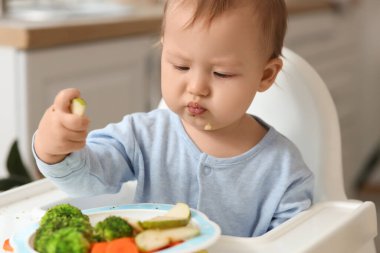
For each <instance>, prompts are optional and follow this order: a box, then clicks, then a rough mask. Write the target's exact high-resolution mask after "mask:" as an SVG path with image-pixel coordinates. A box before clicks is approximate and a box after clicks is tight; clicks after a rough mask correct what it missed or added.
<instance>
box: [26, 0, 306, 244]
mask: <svg viewBox="0 0 380 253" xmlns="http://www.w3.org/2000/svg"><path fill="white" fill-rule="evenodd" d="M286 19H287V14H286V6H285V3H284V1H283V0H207V1H205V0H168V1H167V2H166V3H165V9H164V19H163V25H162V36H161V44H162V57H161V59H162V60H161V69H162V70H161V74H162V75H161V76H162V80H161V85H162V96H163V99H164V101H165V102H166V104H167V105H168V107H169V109H170V110H167V109H161V110H153V111H151V112H148V113H134V114H131V115H126V116H125V117H124V118H123V119H122V121H121V122H119V123H117V124H109V125H108V126H106V127H105V128H104V129H100V130H95V131H92V132H91V133H90V134H89V135H88V136H87V128H88V124H89V119H88V118H87V117H86V116H84V117H81V116H78V115H75V114H72V113H70V110H69V105H70V103H71V101H72V99H74V98H76V97H79V96H80V93H79V91H78V90H77V89H66V90H63V91H61V92H60V93H59V94H58V95H57V97H56V98H55V101H54V103H53V105H52V106H51V107H50V108H49V109H48V110H47V111H46V112H45V114H44V116H43V118H42V119H41V122H40V124H39V127H38V130H37V131H36V133H35V136H34V141H33V150H34V155H35V158H36V161H37V164H38V167H39V169H40V170H41V172H42V173H43V174H44V175H45V176H46V177H47V178H49V179H50V180H52V181H53V182H54V183H55V184H56V185H58V186H59V187H60V188H61V189H62V190H64V191H65V192H67V193H68V194H71V195H73V196H91V195H97V194H104V193H116V192H118V191H119V190H120V188H121V186H122V184H123V183H124V182H127V181H129V180H137V188H136V193H135V196H134V201H135V202H154V203H172V204H174V203H177V202H185V203H187V204H189V205H190V206H191V207H193V208H196V209H198V210H200V211H202V212H204V213H205V214H206V215H207V216H208V217H209V218H210V219H211V220H213V221H215V222H216V223H218V224H219V225H220V227H221V228H222V233H223V234H225V235H233V236H243V237H249V236H259V235H262V234H264V233H266V232H267V231H269V230H271V229H272V228H274V227H276V226H278V225H279V224H281V223H283V222H284V221H286V220H288V219H289V218H291V217H293V216H294V215H296V214H297V213H299V212H301V211H303V210H305V209H307V208H308V207H310V205H311V204H312V198H313V196H312V192H313V175H312V173H311V172H310V170H309V169H308V168H307V166H306V165H305V163H304V161H303V159H302V157H301V155H300V153H299V151H298V150H297V148H296V147H295V145H294V144H293V143H291V142H290V141H289V140H288V139H287V138H285V137H284V136H283V135H281V134H280V133H279V132H277V131H276V130H275V129H274V128H273V127H271V126H270V125H268V124H267V123H265V121H264V120H263V119H260V118H258V117H255V116H253V115H248V114H247V113H246V110H247V108H248V107H249V105H250V104H251V103H252V101H253V99H254V97H255V94H256V92H264V91H266V90H267V89H268V88H270V86H271V85H272V84H273V83H274V81H275V78H276V76H277V74H278V72H279V71H280V70H281V68H282V61H281V59H280V58H279V57H280V55H281V49H282V46H283V40H284V35H285V30H286ZM136 85H138V84H136Z"/></svg>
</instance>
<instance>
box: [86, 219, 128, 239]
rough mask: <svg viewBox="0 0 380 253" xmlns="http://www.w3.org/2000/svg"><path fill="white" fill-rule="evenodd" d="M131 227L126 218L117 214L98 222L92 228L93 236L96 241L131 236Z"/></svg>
mask: <svg viewBox="0 0 380 253" xmlns="http://www.w3.org/2000/svg"><path fill="white" fill-rule="evenodd" d="M132 235H133V228H132V227H131V226H130V225H129V224H128V222H127V221H126V220H124V219H123V218H121V217H118V216H109V217H107V218H106V219H104V220H103V221H100V222H98V223H97V224H96V225H95V229H94V238H95V240H96V241H98V242H102V241H112V240H114V239H117V238H121V237H131V236H132Z"/></svg>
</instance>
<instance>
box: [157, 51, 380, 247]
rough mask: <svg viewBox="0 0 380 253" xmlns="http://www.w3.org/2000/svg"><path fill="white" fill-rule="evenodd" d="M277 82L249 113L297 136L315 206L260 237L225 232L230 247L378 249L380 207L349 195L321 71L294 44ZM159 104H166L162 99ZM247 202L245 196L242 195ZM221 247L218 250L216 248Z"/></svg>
mask: <svg viewBox="0 0 380 253" xmlns="http://www.w3.org/2000/svg"><path fill="white" fill-rule="evenodd" d="M283 61H284V67H283V69H282V71H281V72H280V73H279V75H278V77H277V79H276V82H275V84H274V85H273V86H272V87H271V88H270V89H269V90H267V91H266V92H263V93H258V94H257V95H256V97H255V99H254V102H253V103H252V104H251V106H250V107H249V109H248V113H250V114H254V115H257V116H259V117H260V118H262V119H263V120H264V121H266V122H267V123H269V124H270V125H272V126H274V127H275V128H276V129H277V130H278V131H279V132H281V133H282V134H284V135H285V136H286V137H288V138H289V139H290V140H292V141H293V142H294V143H295V144H296V145H297V147H298V148H299V149H300V151H301V153H302V155H303V158H304V160H305V162H306V164H307V165H308V166H309V168H310V169H311V170H312V171H313V173H314V175H315V191H314V198H315V203H314V205H313V206H312V207H311V208H310V209H309V210H307V211H305V212H303V213H301V214H299V215H297V216H296V217H294V218H293V219H290V220H289V221H287V222H285V223H284V224H282V225H280V226H279V227H277V228H275V229H274V230H272V231H270V232H268V233H266V234H265V235H263V236H261V237H257V238H236V237H229V236H223V237H222V240H220V243H219V245H218V246H217V247H218V248H223V249H225V250H226V252H265V253H269V252H277V253H278V252H292V253H294V252H316V253H326V252H332V253H339V252H342V253H347V252H350V253H354V252H363V253H364V252H365V253H374V252H376V249H375V245H374V238H375V236H376V235H377V220H376V208H375V205H374V204H373V203H372V202H361V201H358V200H348V199H347V197H346V194H345V191H344V184H343V176H342V153H341V139H340V138H341V137H340V129H339V122H338V116H337V112H336V108H335V105H334V102H333V100H332V98H331V96H330V93H329V91H328V89H327V87H326V85H325V83H324V82H323V80H322V79H321V78H320V76H319V75H318V74H317V72H316V71H315V70H314V69H313V68H312V67H311V66H310V65H309V64H308V63H307V62H306V61H305V60H303V59H302V58H301V57H299V56H298V55H296V54H295V53H294V52H292V51H290V50H289V49H286V48H285V49H284V50H283ZM159 107H161V108H162V107H165V104H164V103H163V101H161V102H160V105H159ZM242 201H244V200H242ZM216 252H217V251H216Z"/></svg>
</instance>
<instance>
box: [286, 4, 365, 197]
mask: <svg viewBox="0 0 380 253" xmlns="http://www.w3.org/2000/svg"><path fill="white" fill-rule="evenodd" d="M359 20H360V19H359V15H358V11H357V8H354V7H353V6H350V7H346V8H345V9H341V10H339V11H338V10H333V9H329V8H326V9H325V10H318V11H315V12H306V13H302V14H296V15H292V16H290V19H289V30H288V34H287V37H286V41H285V45H286V47H288V48H290V49H292V50H294V51H295V52H297V53H298V54H300V55H301V56H302V57H304V58H305V59H306V60H307V61H308V62H309V63H310V64H311V65H312V66H313V67H314V68H315V69H316V70H317V72H318V73H319V74H320V75H321V77H322V79H323V80H324V81H325V82H326V84H327V86H328V89H329V90H330V93H331V95H332V97H333V100H334V102H335V104H336V107H337V111H338V116H339V121H340V127H341V135H342V152H343V166H344V179H345V184H346V185H345V186H346V192H347V194H348V195H349V196H350V195H352V192H353V184H354V181H355V177H356V175H357V173H358V169H359V168H360V166H361V165H362V162H363V159H364V154H362V152H361V150H360V147H361V142H362V139H361V129H362V126H361V125H362V123H363V122H362V121H361V119H360V117H359V115H361V114H363V108H362V107H361V102H362V101H361V100H362V97H363V96H362V94H361V93H363V92H366V90H365V87H363V88H361V89H358V83H360V77H359V76H360V75H359V73H360V69H359V68H358V62H360V61H361V60H362V54H361V51H360V47H359V45H360V40H359V39H360V36H358V34H357V33H358V28H359V24H360V23H359ZM359 31H360V30H359ZM360 85H364V84H360Z"/></svg>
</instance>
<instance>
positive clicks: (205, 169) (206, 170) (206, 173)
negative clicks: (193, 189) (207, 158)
mask: <svg viewBox="0 0 380 253" xmlns="http://www.w3.org/2000/svg"><path fill="white" fill-rule="evenodd" d="M211 172H212V169H211V168H210V167H208V166H205V167H204V170H203V174H204V175H205V176H208V175H210V174H211Z"/></svg>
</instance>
